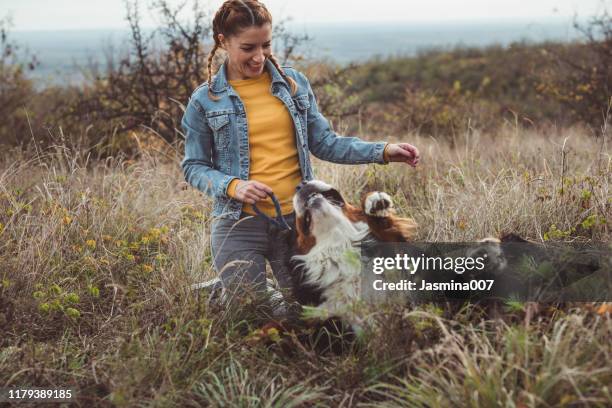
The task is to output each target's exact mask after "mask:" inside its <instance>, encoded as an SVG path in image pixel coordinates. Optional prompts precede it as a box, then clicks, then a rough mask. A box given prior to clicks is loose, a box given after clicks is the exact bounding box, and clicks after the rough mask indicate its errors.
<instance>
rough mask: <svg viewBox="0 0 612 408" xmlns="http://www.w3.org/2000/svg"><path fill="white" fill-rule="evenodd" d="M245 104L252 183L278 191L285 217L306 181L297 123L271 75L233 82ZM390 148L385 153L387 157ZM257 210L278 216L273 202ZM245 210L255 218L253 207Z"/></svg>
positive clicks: (233, 190)
mask: <svg viewBox="0 0 612 408" xmlns="http://www.w3.org/2000/svg"><path fill="white" fill-rule="evenodd" d="M229 83H230V85H231V86H232V87H233V88H234V89H235V90H236V92H237V93H238V95H239V96H240V99H241V100H242V102H243V103H244V107H245V110H246V116H247V126H248V132H249V155H250V157H249V158H250V166H249V180H256V181H259V182H261V183H264V184H266V185H268V186H270V188H271V189H272V191H274V194H275V195H276V197H277V198H278V201H279V202H280V205H281V211H282V213H283V215H286V214H289V213H291V212H292V211H293V202H292V199H293V194H294V193H295V187H296V186H297V185H298V184H299V183H300V182H301V181H302V173H301V170H300V163H299V159H298V152H297V147H296V144H295V131H294V127H293V120H292V119H291V115H290V114H289V111H288V110H287V108H286V107H285V105H284V104H283V103H282V102H281V101H280V99H278V98H277V97H275V96H274V95H272V93H271V92H270V87H271V85H272V79H271V78H270V74H269V73H268V72H267V71H264V72H263V74H261V75H260V76H258V77H256V78H249V79H243V80H234V81H229ZM387 147H388V144H387V146H385V150H384V151H383V156H384V160H385V161H386V162H388V161H389V159H388V157H387ZM239 181H240V180H238V179H234V180H232V181H231V182H230V184H229V186H228V188H227V195H228V196H230V197H235V196H236V186H237V184H238V182H239ZM257 208H259V209H260V210H261V211H262V212H264V213H265V214H267V215H270V216H275V215H276V210H275V209H274V204H273V203H272V200H271V199H270V198H268V199H266V200H263V201H260V202H258V203H257ZM242 210H243V211H244V212H246V213H248V214H255V212H254V211H253V209H252V208H251V206H250V205H244V206H243V207H242Z"/></svg>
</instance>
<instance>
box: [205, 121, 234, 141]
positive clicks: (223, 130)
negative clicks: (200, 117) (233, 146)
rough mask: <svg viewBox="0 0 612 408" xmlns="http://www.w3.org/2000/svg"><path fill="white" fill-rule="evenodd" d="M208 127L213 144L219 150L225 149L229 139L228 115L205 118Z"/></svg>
mask: <svg viewBox="0 0 612 408" xmlns="http://www.w3.org/2000/svg"><path fill="white" fill-rule="evenodd" d="M207 120H208V125H209V126H210V128H211V130H212V131H213V135H214V144H215V146H218V147H219V148H221V149H225V148H226V147H227V146H228V145H229V143H230V139H231V134H230V118H229V115H228V114H222V115H217V116H210V117H208V118H207Z"/></svg>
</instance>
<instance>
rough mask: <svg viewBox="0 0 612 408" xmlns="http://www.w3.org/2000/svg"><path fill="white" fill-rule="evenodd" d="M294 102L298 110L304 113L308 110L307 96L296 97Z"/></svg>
mask: <svg viewBox="0 0 612 408" xmlns="http://www.w3.org/2000/svg"><path fill="white" fill-rule="evenodd" d="M294 100H295V104H296V105H297V107H298V109H299V110H301V111H305V110H308V109H309V108H310V101H309V100H308V95H299V96H296V97H295V98H294Z"/></svg>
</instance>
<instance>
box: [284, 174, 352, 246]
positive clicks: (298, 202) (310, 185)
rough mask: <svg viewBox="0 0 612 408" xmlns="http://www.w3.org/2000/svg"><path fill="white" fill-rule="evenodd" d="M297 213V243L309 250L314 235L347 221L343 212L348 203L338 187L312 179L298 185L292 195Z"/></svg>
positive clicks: (326, 232)
mask: <svg viewBox="0 0 612 408" xmlns="http://www.w3.org/2000/svg"><path fill="white" fill-rule="evenodd" d="M293 208H294V209H295V215H296V229H297V235H298V246H299V247H300V249H301V250H302V251H308V250H309V249H310V248H312V247H313V246H314V245H315V243H316V242H317V237H322V236H323V235H325V234H328V233H329V232H330V231H331V230H333V229H335V228H337V227H338V226H341V225H343V224H346V223H347V222H349V220H348V217H347V215H346V212H347V211H350V205H349V204H348V203H347V202H346V201H345V200H344V198H343V197H342V195H341V194H340V193H339V192H338V190H336V189H334V188H333V187H332V186H330V185H328V184H326V183H324V182H322V181H319V180H313V181H309V182H307V183H302V184H300V185H299V186H298V189H297V192H296V193H295V195H294V196H293Z"/></svg>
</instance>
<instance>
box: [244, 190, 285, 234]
mask: <svg viewBox="0 0 612 408" xmlns="http://www.w3.org/2000/svg"><path fill="white" fill-rule="evenodd" d="M269 195H270V198H271V199H272V202H273V203H274V208H275V209H276V218H272V217H270V216H268V215H267V214H264V213H263V212H261V210H260V209H259V208H257V204H251V206H252V207H253V211H255V214H257V215H261V216H262V217H264V218H266V219H268V221H272V222H273V223H274V224H276V226H277V227H279V228H281V229H285V230H289V231H291V227H290V226H289V224H287V221H286V220H285V217H283V213H282V212H281V207H280V203H279V202H278V199H277V198H276V196H275V195H274V193H270V194H269Z"/></svg>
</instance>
